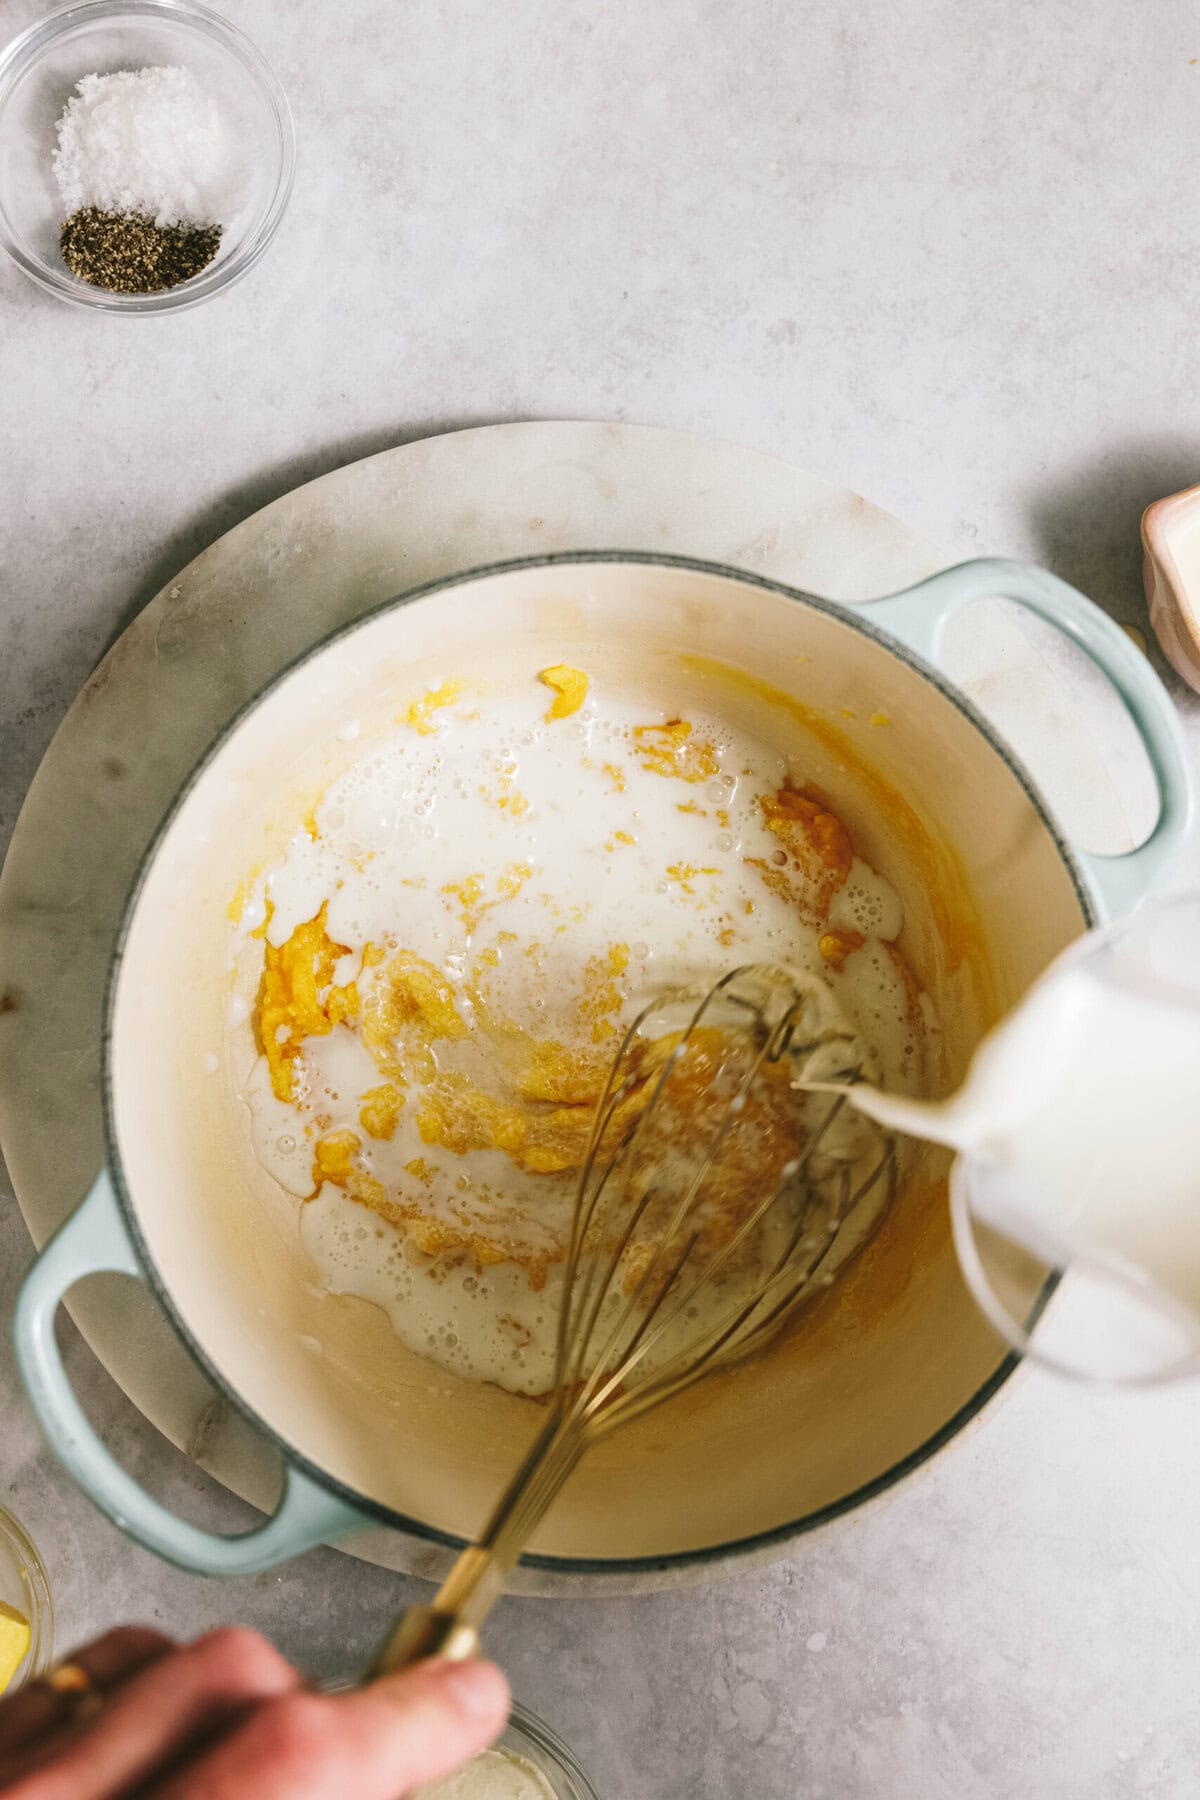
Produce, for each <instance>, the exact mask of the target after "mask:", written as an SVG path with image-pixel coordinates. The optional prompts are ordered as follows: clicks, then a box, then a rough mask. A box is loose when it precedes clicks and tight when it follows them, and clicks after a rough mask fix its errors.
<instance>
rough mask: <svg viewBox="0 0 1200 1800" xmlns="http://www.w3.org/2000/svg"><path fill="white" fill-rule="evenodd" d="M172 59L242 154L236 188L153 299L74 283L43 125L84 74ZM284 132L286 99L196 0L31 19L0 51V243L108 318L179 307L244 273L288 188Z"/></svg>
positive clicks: (138, 1) (241, 41)
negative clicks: (218, 112) (223, 214)
mask: <svg viewBox="0 0 1200 1800" xmlns="http://www.w3.org/2000/svg"><path fill="white" fill-rule="evenodd" d="M165 64H175V65H179V66H182V67H184V68H187V69H190V70H191V71H192V73H193V74H194V75H195V76H196V77H197V79H198V80H199V81H200V82H201V83H202V85H203V86H205V87H206V88H207V89H208V90H209V91H210V92H211V93H213V94H214V95H215V96H216V97H217V98H218V99H219V100H221V101H222V102H223V104H224V106H225V107H226V109H227V110H228V112H229V114H230V116H231V121H232V124H233V126H234V128H235V131H236V135H237V139H238V142H239V143H240V145H241V146H242V150H243V154H244V158H245V191H244V194H243V198H242V202H241V205H240V206H239V208H238V210H237V212H236V214H235V216H234V217H233V218H232V219H222V220H218V221H215V223H218V224H220V225H222V226H223V228H224V229H223V230H222V233H221V248H220V249H219V250H218V252H217V255H216V256H215V258H214V259H213V261H212V262H211V263H210V264H209V265H208V267H207V268H206V269H203V270H202V271H201V273H200V274H199V275H195V276H193V277H192V279H191V280H190V281H184V282H181V283H180V284H179V286H178V287H173V288H166V289H164V290H163V291H162V292H161V293H153V294H114V293H110V292H109V291H108V290H107V289H106V288H99V287H93V286H92V285H91V284H90V283H89V282H86V281H80V280H79V278H78V277H77V276H75V275H72V273H71V271H70V270H69V269H68V268H67V266H66V264H65V263H64V262H63V260H62V257H61V256H60V254H59V243H58V235H59V227H60V225H61V223H62V202H61V200H60V198H59V193H58V188H57V185H56V183H55V180H54V170H53V166H52V158H53V155H54V151H55V148H56V146H57V136H56V131H55V127H56V126H57V124H58V121H59V119H60V117H61V116H62V111H63V108H64V107H65V105H66V103H67V101H68V99H69V98H70V96H71V95H72V94H73V93H74V91H75V84H76V82H77V81H79V80H80V79H81V77H82V76H84V75H90V74H93V73H96V74H101V75H105V74H112V73H114V72H115V71H117V70H119V69H142V68H147V67H154V66H162V65H165ZM295 161H296V139H295V132H294V130H293V127H292V115H291V111H290V109H289V107H288V103H287V99H286V96H285V95H284V92H283V89H282V88H281V87H280V85H279V83H278V81H277V80H276V79H275V76H274V74H273V73H272V71H271V69H270V67H269V66H268V64H267V63H266V61H265V60H264V58H263V57H262V56H261V55H260V53H259V52H258V51H257V50H256V49H255V47H254V45H253V44H252V43H251V42H250V40H249V38H247V37H245V36H243V34H242V33H241V32H240V31H239V30H238V29H237V27H236V26H235V25H230V24H229V23H228V21H227V20H225V19H222V18H221V17H220V15H219V14H217V13H215V12H210V11H209V9H208V7H206V6H201V5H199V4H198V3H197V0H123V3H122V4H117V3H116V0H82V3H81V4H77V5H72V6H65V7H62V8H61V9H60V10H59V11H58V12H53V13H50V14H49V15H48V16H47V17H46V18H44V19H41V20H39V21H38V23H37V24H36V25H31V26H30V27H29V29H28V30H27V31H24V32H22V33H21V35H20V37H17V38H14V39H13V41H12V43H11V44H9V45H8V47H7V49H6V50H4V51H3V52H0V244H2V245H3V246H4V248H5V249H6V250H7V251H8V253H9V255H10V256H11V257H12V258H13V260H14V262H16V263H17V264H18V266H19V267H20V268H22V269H23V270H24V271H25V273H26V275H28V276H29V277H30V279H31V280H32V281H36V282H37V283H38V285H39V287H43V288H46V289H48V291H49V292H50V293H52V294H57V295H58V297H59V299H60V300H67V301H69V302H71V303H72V304H73V305H75V306H90V307H95V308H96V309H97V310H99V311H100V312H110V313H164V312H180V311H182V310H183V308H184V307H188V306H198V305H199V304H200V302H201V301H202V300H210V299H211V298H212V297H213V295H214V294H219V293H222V292H223V291H224V290H225V289H226V288H227V287H230V286H232V284H233V283H234V282H235V281H238V280H240V278H241V277H242V276H243V275H244V274H245V273H246V271H247V270H248V269H251V268H253V266H254V264H255V263H256V262H257V261H258V259H259V257H260V256H261V255H262V254H263V251H264V250H265V249H266V248H267V245H268V244H269V243H270V241H271V239H272V238H273V237H274V235H275V232H276V230H277V228H278V225H279V221H280V219H281V218H282V217H283V213H284V209H285V207H286V206H287V202H288V195H289V194H290V193H291V190H292V176H293V173H294V169H295Z"/></svg>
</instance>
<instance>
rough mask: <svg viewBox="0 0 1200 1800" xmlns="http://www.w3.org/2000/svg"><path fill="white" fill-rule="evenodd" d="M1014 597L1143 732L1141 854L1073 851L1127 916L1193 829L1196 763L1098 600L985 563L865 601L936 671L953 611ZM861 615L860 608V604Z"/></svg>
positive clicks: (1107, 902) (1046, 577) (1140, 661)
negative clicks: (1146, 826) (1112, 692)
mask: <svg viewBox="0 0 1200 1800" xmlns="http://www.w3.org/2000/svg"><path fill="white" fill-rule="evenodd" d="M995 598H1000V599H1004V600H1014V601H1015V602H1016V603H1017V605H1018V606H1024V607H1027V608H1028V609H1029V611H1030V612H1033V613H1037V614H1038V616H1039V617H1040V618H1043V619H1045V620H1046V621H1047V622H1048V623H1049V624H1051V625H1053V626H1054V627H1055V628H1056V629H1057V630H1059V631H1061V632H1062V633H1063V634H1064V636H1066V637H1068V638H1070V639H1071V641H1072V643H1074V644H1077V645H1078V646H1079V648H1080V649H1081V650H1082V651H1084V653H1085V654H1086V655H1087V656H1089V657H1090V658H1091V660H1092V661H1093V662H1094V663H1095V664H1096V665H1097V667H1098V668H1099V669H1100V671H1101V673H1102V674H1103V675H1104V676H1105V677H1106V678H1107V679H1108V681H1109V682H1110V683H1111V685H1112V686H1113V687H1114V688H1115V689H1116V690H1117V693H1118V694H1119V695H1120V698H1121V700H1122V701H1123V702H1124V705H1125V710H1126V711H1127V712H1128V714H1129V716H1130V718H1131V719H1132V721H1133V724H1134V727H1135V728H1136V730H1137V733H1138V735H1139V737H1140V738H1141V740H1142V744H1143V746H1144V747H1145V751H1146V755H1147V756H1148V757H1149V759H1150V766H1151V768H1152V769H1153V771H1154V779H1155V782H1156V784H1157V787H1158V819H1157V821H1156V823H1155V825H1154V829H1153V830H1152V831H1151V833H1150V835H1149V837H1148V838H1147V839H1146V841H1145V842H1144V843H1143V844H1140V845H1139V846H1138V848H1137V849H1136V850H1126V851H1122V852H1119V853H1118V854H1116V855H1112V856H1101V855H1097V854H1095V853H1089V852H1084V851H1076V852H1075V856H1076V860H1077V861H1078V862H1079V863H1080V865H1081V866H1082V868H1083V871H1084V874H1085V876H1086V877H1087V880H1088V883H1089V885H1090V886H1091V887H1092V889H1093V890H1094V892H1095V893H1096V894H1097V896H1098V897H1099V899H1100V901H1101V903H1102V906H1103V910H1104V912H1105V913H1106V914H1107V915H1108V916H1110V917H1112V916H1119V915H1120V914H1121V913H1125V912H1128V911H1129V910H1130V908H1131V907H1134V906H1136V905H1137V903H1138V901H1139V900H1141V899H1143V898H1144V897H1145V895H1146V894H1148V893H1149V892H1150V891H1151V889H1152V888H1153V887H1154V886H1155V885H1156V884H1157V882H1158V881H1159V879H1160V877H1161V876H1162V874H1163V872H1164V871H1165V869H1166V867H1167V865H1168V863H1169V862H1170V861H1171V860H1172V858H1173V857H1174V856H1175V854H1176V852H1177V851H1178V850H1179V848H1180V846H1181V844H1182V843H1183V842H1184V840H1185V838H1186V837H1187V835H1188V832H1189V830H1190V828H1191V823H1192V812H1193V805H1194V796H1193V781H1192V775H1191V763H1190V758H1189V755H1188V748H1187V743H1186V741H1185V739H1184V736H1183V731H1182V729H1181V727H1180V724H1179V718H1178V715H1177V714H1176V712H1175V708H1174V706H1173V704H1172V702H1171V697H1170V695H1169V694H1168V693H1167V690H1166V688H1165V687H1164V686H1163V684H1162V682H1161V681H1160V680H1159V678H1158V676H1157V675H1156V674H1155V672H1154V670H1153V668H1152V667H1151V666H1150V663H1149V662H1148V660H1147V659H1146V657H1145V656H1143V654H1142V652H1141V651H1140V650H1138V649H1137V648H1136V647H1135V646H1134V645H1133V644H1132V643H1131V642H1130V641H1129V639H1128V638H1127V637H1126V636H1125V633H1124V632H1123V631H1122V630H1121V628H1120V626H1119V625H1115V624H1114V623H1113V621H1112V620H1111V619H1110V618H1109V617H1108V614H1107V613H1105V612H1102V611H1101V610H1100V608H1099V607H1098V606H1095V605H1094V604H1093V603H1092V601H1090V600H1087V599H1085V598H1084V596H1083V595H1082V594H1081V593H1079V592H1077V590H1076V589H1075V588H1073V587H1068V585H1067V583H1066V582H1065V581H1060V580H1059V579H1058V577H1057V576H1056V575H1051V574H1049V573H1048V571H1047V570H1045V569H1038V568H1035V567H1033V566H1032V565H1031V564H1029V563H1018V562H1008V561H1005V560H1004V559H1003V558H1000V557H981V558H980V559H979V560H978V561H975V562H965V563H959V564H958V565H957V566H956V567H955V568H952V569H943V570H942V571H941V573H940V574H938V575H931V576H930V577H929V578H928V579H927V580H926V581H920V582H917V583H916V585H915V586H914V587H910V588H905V589H904V590H903V591H902V592H901V593H899V594H889V595H887V596H885V597H884V598H882V599H879V600H867V601H864V602H862V603H861V605H862V610H863V611H864V612H865V613H866V614H867V615H868V616H869V618H870V619H871V622H872V624H878V625H880V626H882V628H883V630H884V631H887V632H890V633H891V635H892V636H893V637H896V638H898V639H899V641H900V643H901V644H903V645H904V646H905V647H906V648H907V649H909V650H912V651H914V652H915V653H916V655H917V656H919V657H922V658H923V659H924V660H925V661H926V662H929V663H932V664H933V665H934V666H935V667H936V666H937V664H938V661H939V652H940V649H941V644H942V636H943V633H944V631H945V628H946V624H947V622H948V620H949V619H950V617H951V615H952V614H953V613H955V612H957V611H958V609H959V607H960V606H965V605H966V604H967V603H968V602H969V601H972V600H987V599H995ZM854 610H855V611H858V607H857V606H856V607H855V609H854Z"/></svg>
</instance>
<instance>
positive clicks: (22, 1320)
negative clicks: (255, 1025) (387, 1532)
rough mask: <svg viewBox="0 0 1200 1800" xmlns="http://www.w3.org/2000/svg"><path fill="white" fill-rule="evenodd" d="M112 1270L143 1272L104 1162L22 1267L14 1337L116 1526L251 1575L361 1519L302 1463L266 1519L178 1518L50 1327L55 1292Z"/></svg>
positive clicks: (199, 1568)
mask: <svg viewBox="0 0 1200 1800" xmlns="http://www.w3.org/2000/svg"><path fill="white" fill-rule="evenodd" d="M110 1269H111V1270H117V1271H119V1272H120V1273H122V1274H125V1275H136V1276H138V1277H139V1278H140V1279H142V1280H144V1279H145V1275H144V1273H143V1270H142V1267H141V1264H140V1263H139V1261H138V1257H137V1253H136V1251H135V1250H134V1247H133V1243H132V1242H131V1240H130V1237H129V1232H128V1230H127V1228H126V1225H125V1221H124V1219H123V1217H122V1216H121V1209H120V1207H119V1206H118V1205H117V1200H116V1196H115V1194H114V1193H113V1190H112V1184H111V1182H110V1180H109V1176H108V1171H107V1170H105V1171H103V1172H102V1173H101V1174H100V1176H99V1177H98V1178H97V1180H96V1183H95V1185H94V1186H93V1188H92V1190H91V1192H90V1193H89V1194H88V1196H87V1198H86V1199H85V1200H84V1201H83V1202H82V1204H81V1205H80V1206H79V1207H78V1208H77V1209H76V1211H75V1212H74V1213H72V1215H71V1217H70V1218H69V1219H68V1220H67V1221H66V1222H65V1224H63V1225H62V1226H60V1228H59V1229H58V1231H57V1232H56V1233H55V1234H54V1236H53V1237H52V1238H51V1239H50V1242H49V1243H48V1244H47V1245H46V1247H45V1249H44V1250H43V1251H42V1252H41V1254H40V1255H39V1257H38V1258H37V1261H36V1262H35V1263H34V1265H33V1267H32V1269H31V1270H30V1271H29V1274H28V1275H27V1276H26V1277H25V1280H24V1282H23V1284H22V1287H21V1291H20V1294H19V1295H18V1297H17V1306H16V1313H15V1316H14V1320H13V1339H14V1343H15V1346H16V1352H17V1362H18V1365H19V1367H20V1370H21V1376H22V1379H23V1380H24V1383H25V1387H26V1390H27V1392H28V1394H29V1398H30V1400H31V1401H32V1403H33V1410H34V1412H35V1413H36V1414H37V1417H38V1422H39V1423H40V1425H41V1427H42V1430H43V1431H44V1432H45V1434H46V1436H47V1438H48V1439H49V1440H50V1444H51V1447H52V1449H53V1450H54V1451H55V1453H56V1455H57V1456H58V1457H59V1459H60V1461H61V1462H63V1463H64V1464H65V1465H66V1468H67V1469H68V1470H69V1472H70V1473H71V1474H72V1475H73V1476H74V1477H75V1480H76V1481H77V1482H78V1483H79V1485H80V1486H81V1487H82V1488H83V1490H84V1492H85V1493H86V1494H87V1495H88V1497H89V1498H90V1499H91V1500H93V1501H94V1502H95V1504H96V1505H97V1506H98V1507H99V1508H100V1510H101V1511H102V1512H104V1513H107V1515H108V1517H109V1518H110V1519H111V1520H112V1522H113V1524H114V1525H117V1526H119V1527H120V1529H121V1530H122V1531H125V1532H127V1533H128V1534H129V1536H130V1537H132V1538H136V1539H137V1541H138V1543H140V1544H144V1545H145V1546H146V1548H147V1549H148V1550H154V1551H156V1552H157V1554H158V1555H159V1556H162V1557H165V1558H166V1559H167V1561H168V1562H173V1563H177V1564H178V1565H179V1567H180V1568H181V1569H190V1570H193V1571H195V1572H196V1573H197V1574H200V1575H253V1574H256V1573H257V1572H258V1571H259V1570H260V1569H269V1568H270V1567H271V1566H272V1564H274V1563H278V1562H283V1561H284V1560H285V1558H287V1557H289V1556H297V1555H299V1553H300V1552H301V1551H302V1550H310V1549H311V1548H312V1547H313V1545H314V1544H322V1543H325V1542H326V1541H327V1540H328V1539H330V1538H332V1537H336V1536H338V1535H339V1534H340V1533H342V1532H345V1531H349V1530H351V1529H352V1528H353V1527H354V1526H356V1525H363V1524H366V1523H367V1522H368V1521H367V1519H366V1517H365V1515H364V1514H363V1513H361V1512H360V1511H359V1510H358V1509H357V1508H356V1507H354V1506H352V1505H351V1504H350V1503H349V1502H348V1501H346V1500H341V1499H339V1498H338V1497H337V1496H336V1495H334V1494H331V1493H329V1492H328V1491H327V1490H326V1489H325V1488H323V1487H321V1486H320V1485H319V1484H318V1483H317V1482H315V1481H314V1480H313V1479H312V1478H311V1476H308V1475H306V1474H304V1473H303V1472H302V1471H301V1470H299V1469H295V1468H292V1467H291V1466H290V1465H287V1464H285V1466H284V1478H283V1491H282V1494H281V1495H280V1500H279V1505H278V1506H277V1508H276V1510H275V1512H274V1514H273V1515H272V1517H271V1518H270V1519H268V1520H267V1522H266V1523H265V1524H264V1525H257V1526H255V1527H254V1528H253V1529H252V1530H250V1531H245V1532H241V1533H239V1534H238V1535H236V1536H230V1537H226V1536H224V1535H223V1534H222V1533H220V1532H213V1531H204V1530H202V1529H201V1527H200V1526H198V1525H189V1524H188V1523H187V1521H186V1520H184V1519H179V1518H176V1516H175V1514H174V1513H173V1512H171V1511H170V1510H169V1509H168V1508H167V1507H165V1506H163V1505H161V1504H160V1502H159V1501H157V1500H155V1499H153V1498H152V1497H151V1496H150V1495H149V1494H147V1493H146V1491H145V1490H144V1489H143V1488H142V1487H140V1486H139V1484H138V1483H137V1482H136V1481H135V1480H134V1479H133V1477H132V1476H131V1475H128V1474H126V1472H125V1470H124V1469H123V1468H122V1467H121V1465H120V1463H118V1462H117V1461H116V1460H115V1459H114V1458H113V1457H112V1456H111V1455H110V1454H109V1452H108V1451H107V1450H106V1449H105V1447H104V1445H103V1444H102V1443H101V1441H100V1438H99V1437H98V1435H97V1434H96V1432H95V1431H94V1430H93V1428H92V1426H91V1424H90V1423H89V1421H88V1418H87V1416H86V1414H85V1413H84V1411H83V1408H82V1407H81V1406H80V1404H79V1401H78V1400H77V1399H76V1397H75V1394H74V1392H73V1390H72V1388H71V1386H70V1383H69V1381H68V1379H67V1374H66V1370H65V1369H64V1368H63V1362H62V1356H61V1354H60V1352H59V1348H58V1344H57V1341H56V1339H55V1335H54V1317H55V1314H56V1312H57V1311H58V1305H59V1301H60V1300H61V1299H62V1298H63V1296H64V1295H65V1294H66V1293H67V1291H68V1289H70V1288H72V1287H73V1286H74V1285H75V1283H76V1282H77V1281H79V1280H81V1279H82V1277H83V1276H85V1275H91V1274H95V1273H97V1272H98V1271H100V1270H110Z"/></svg>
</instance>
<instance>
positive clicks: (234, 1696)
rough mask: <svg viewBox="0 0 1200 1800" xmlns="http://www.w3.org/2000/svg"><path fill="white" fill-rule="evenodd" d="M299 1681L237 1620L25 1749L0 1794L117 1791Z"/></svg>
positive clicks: (92, 1799)
mask: <svg viewBox="0 0 1200 1800" xmlns="http://www.w3.org/2000/svg"><path fill="white" fill-rule="evenodd" d="M300 1679H301V1678H300V1676H299V1675H298V1674H297V1672H296V1670H295V1669H293V1668H292V1666H291V1664H290V1663H288V1662H285V1661H284V1659H283V1657H282V1656H280V1654H279V1652H278V1651H277V1650H275V1649H274V1648H273V1647H272V1646H271V1645H270V1644H268V1643H267V1641H266V1639H265V1638H262V1637H259V1635H258V1633H257V1632H255V1631H247V1630H244V1629H241V1628H239V1627H236V1626H233V1627H227V1628H225V1629H223V1630H220V1631H212V1632H209V1633H208V1635H207V1636H206V1637H202V1638H197V1639H196V1641H195V1643H194V1644H187V1645H185V1646H184V1647H183V1648H182V1649H179V1650H176V1651H175V1652H174V1654H173V1655H170V1656H167V1657H164V1658H161V1659H159V1660H158V1661H156V1662H153V1663H152V1664H151V1665H150V1666H149V1667H147V1668H144V1669H143V1670H142V1672H141V1673H140V1674H136V1675H134V1676H132V1677H131V1678H130V1679H129V1680H127V1681H125V1682H122V1683H121V1685H120V1686H119V1687H117V1688H115V1689H114V1690H113V1691H112V1693H111V1694H110V1696H109V1698H108V1699H107V1701H106V1704H105V1705H104V1707H103V1708H102V1710H101V1711H100V1712H98V1713H96V1714H95V1716H94V1717H91V1718H89V1719H87V1720H86V1721H84V1722H81V1723H80V1724H79V1725H78V1726H76V1727H74V1728H72V1729H68V1730H66V1731H63V1732H56V1733H54V1734H53V1735H52V1736H51V1737H50V1739H48V1740H46V1741H45V1742H44V1743H40V1742H39V1743H34V1744H33V1745H32V1746H27V1748H26V1750H25V1754H24V1759H23V1761H22V1763H21V1766H20V1768H19V1769H14V1771H13V1774H15V1775H17V1776H18V1777H19V1778H18V1779H17V1780H16V1781H15V1783H14V1784H13V1785H11V1786H6V1787H4V1788H3V1789H0V1793H2V1794H3V1797H4V1800H100V1796H107V1795H111V1794H114V1793H123V1792H125V1790H126V1789H127V1788H129V1787H132V1786H134V1785H137V1786H141V1785H142V1784H144V1783H145V1782H148V1781H150V1780H152V1779H153V1778H154V1777H155V1776H156V1775H157V1774H158V1773H159V1771H160V1770H162V1769H163V1768H164V1767H166V1766H168V1765H174V1763H175V1762H176V1761H177V1760H178V1759H179V1758H180V1757H181V1756H182V1755H184V1754H185V1753H186V1752H189V1751H190V1750H192V1749H193V1748H194V1746H195V1744H196V1743H197V1741H202V1740H205V1739H208V1738H210V1737H212V1736H213V1735H215V1734H216V1733H218V1732H220V1731H222V1730H224V1729H225V1728H226V1727H228V1726H229V1725H230V1724H231V1723H233V1722H235V1721H237V1720H240V1719H241V1718H243V1717H244V1715H245V1713H246V1710H247V1708H248V1707H251V1706H253V1705H254V1704H256V1703H257V1702H260V1701H263V1700H273V1699H275V1698H276V1697H277V1696H278V1695H280V1694H285V1693H287V1692H288V1690H289V1689H291V1688H294V1687H296V1686H297V1685H298V1684H299V1682H300ZM7 1773H8V1770H7V1766H6V1774H7ZM8 1779H9V1781H10V1782H12V1781H13V1775H9V1776H8Z"/></svg>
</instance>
